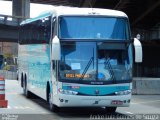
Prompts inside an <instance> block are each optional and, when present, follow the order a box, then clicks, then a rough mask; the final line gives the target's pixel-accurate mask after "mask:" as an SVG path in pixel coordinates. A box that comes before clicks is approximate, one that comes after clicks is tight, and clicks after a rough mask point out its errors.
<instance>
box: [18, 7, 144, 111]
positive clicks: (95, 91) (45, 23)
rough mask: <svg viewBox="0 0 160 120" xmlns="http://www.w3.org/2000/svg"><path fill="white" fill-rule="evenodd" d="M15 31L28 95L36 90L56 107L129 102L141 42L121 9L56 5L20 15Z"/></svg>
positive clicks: (20, 70) (112, 105)
mask: <svg viewBox="0 0 160 120" xmlns="http://www.w3.org/2000/svg"><path fill="white" fill-rule="evenodd" d="M19 35H20V36H19V47H18V78H19V81H20V84H21V87H22V88H23V91H24V95H25V96H26V97H31V95H32V93H34V94H35V95H37V96H39V97H41V98H42V99H44V100H46V101H47V102H48V103H49V107H50V109H51V110H52V111H54V112H57V111H58V110H59V108H61V109H62V107H103V108H105V110H106V112H115V111H116V108H117V107H127V106H129V104H130V101H131V90H132V71H133V60H134V59H133V56H135V62H142V47H141V43H140V41H139V40H138V39H136V38H134V39H132V38H131V32H130V26H129V20H128V17H127V15H126V14H125V13H123V12H121V11H116V10H109V9H98V8H72V7H57V8H55V9H53V11H48V12H45V13H43V14H40V15H39V16H38V17H35V18H31V19H27V20H25V21H23V22H22V23H21V24H20V33H19ZM133 46H134V47H133ZM133 53H134V55H133Z"/></svg>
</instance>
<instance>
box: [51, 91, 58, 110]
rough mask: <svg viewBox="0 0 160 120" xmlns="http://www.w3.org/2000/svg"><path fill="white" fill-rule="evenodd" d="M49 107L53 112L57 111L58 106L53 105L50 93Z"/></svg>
mask: <svg viewBox="0 0 160 120" xmlns="http://www.w3.org/2000/svg"><path fill="white" fill-rule="evenodd" d="M49 109H50V110H51V111H53V112H58V111H59V107H57V106H56V105H54V104H53V103H52V93H50V94H49Z"/></svg>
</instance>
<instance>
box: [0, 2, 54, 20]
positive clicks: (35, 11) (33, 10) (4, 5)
mask: <svg viewBox="0 0 160 120" xmlns="http://www.w3.org/2000/svg"><path fill="white" fill-rule="evenodd" d="M52 8H53V6H51V5H42V4H34V3H31V5H30V17H36V16H38V15H39V14H40V13H42V12H44V11H47V10H51V9H52ZM0 14H3V15H12V2H11V1H3V0H0Z"/></svg>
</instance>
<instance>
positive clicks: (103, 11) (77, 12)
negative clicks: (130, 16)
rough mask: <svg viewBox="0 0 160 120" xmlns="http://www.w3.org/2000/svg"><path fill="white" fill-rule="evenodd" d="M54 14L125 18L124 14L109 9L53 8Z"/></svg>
mask: <svg viewBox="0 0 160 120" xmlns="http://www.w3.org/2000/svg"><path fill="white" fill-rule="evenodd" d="M55 8H56V9H54V12H55V13H56V15H57V16H60V15H102V16H116V17H127V15H126V14H125V13H124V12H121V11H117V10H110V9H100V8H77V7H55Z"/></svg>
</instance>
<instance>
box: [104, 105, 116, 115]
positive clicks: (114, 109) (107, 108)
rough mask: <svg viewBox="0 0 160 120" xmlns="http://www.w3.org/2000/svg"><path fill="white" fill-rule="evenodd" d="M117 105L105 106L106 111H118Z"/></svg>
mask: <svg viewBox="0 0 160 120" xmlns="http://www.w3.org/2000/svg"><path fill="white" fill-rule="evenodd" d="M116 109H117V107H105V111H106V112H107V113H109V114H110V113H115V112H116Z"/></svg>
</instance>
